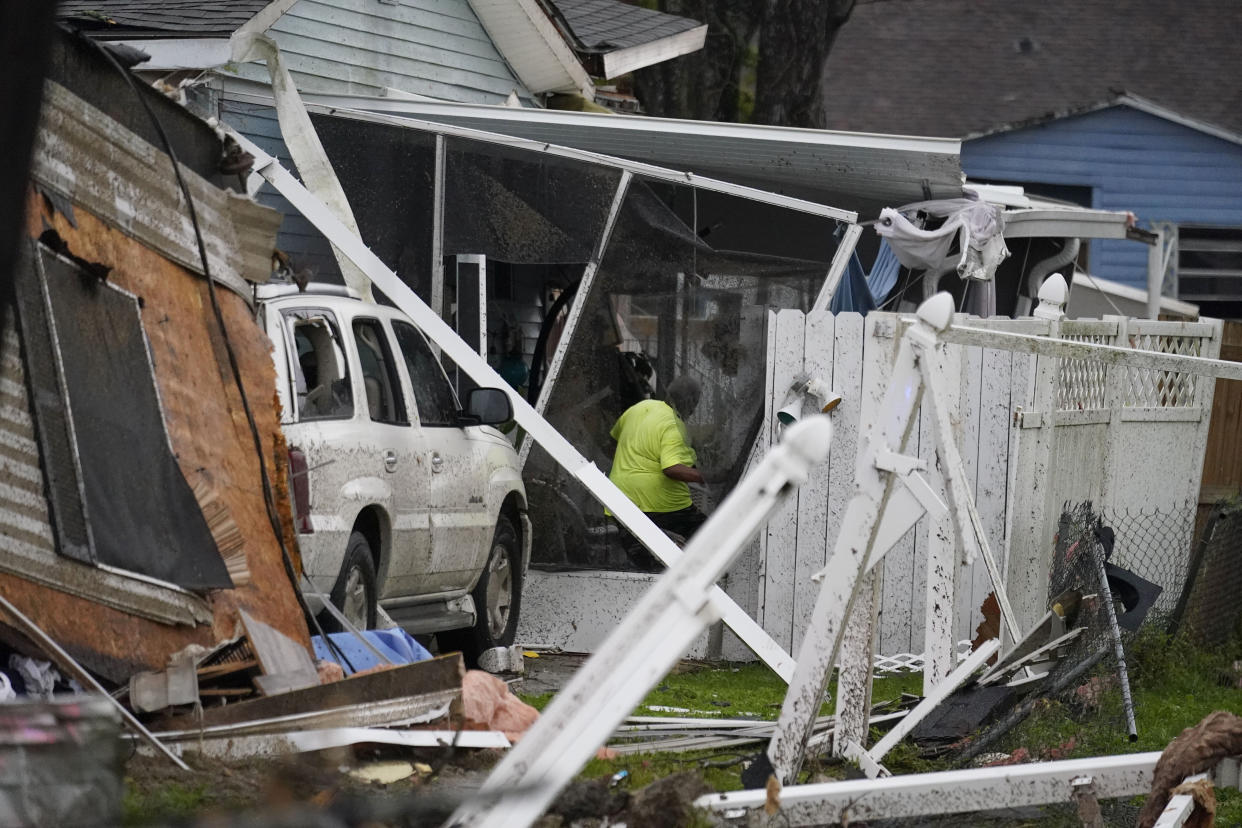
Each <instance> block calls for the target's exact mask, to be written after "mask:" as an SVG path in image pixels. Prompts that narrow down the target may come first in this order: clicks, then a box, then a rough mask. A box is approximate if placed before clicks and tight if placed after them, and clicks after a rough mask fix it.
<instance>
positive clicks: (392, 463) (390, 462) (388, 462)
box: [384, 449, 397, 472]
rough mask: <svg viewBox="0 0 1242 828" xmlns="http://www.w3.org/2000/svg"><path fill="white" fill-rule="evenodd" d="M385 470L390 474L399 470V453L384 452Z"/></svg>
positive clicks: (390, 450)
mask: <svg viewBox="0 0 1242 828" xmlns="http://www.w3.org/2000/svg"><path fill="white" fill-rule="evenodd" d="M384 468H385V469H386V470H387V471H390V472H395V471H396V470H397V453H396V452H395V451H393V450H392V449H389V450H388V451H386V452H384Z"/></svg>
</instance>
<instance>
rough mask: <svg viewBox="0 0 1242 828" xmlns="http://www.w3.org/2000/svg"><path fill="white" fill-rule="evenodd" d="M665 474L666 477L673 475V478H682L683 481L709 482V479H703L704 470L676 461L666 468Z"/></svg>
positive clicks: (704, 483)
mask: <svg viewBox="0 0 1242 828" xmlns="http://www.w3.org/2000/svg"><path fill="white" fill-rule="evenodd" d="M664 475H665V477H671V478H672V479H673V480H680V481H681V482H682V483H701V484H703V485H706V484H707V481H706V480H704V479H703V474H702V472H700V471H699V470H698V469H696V468H694V467H693V466H687V465H685V464H684V463H674V464H673V465H671V466H669V467H668V468H667V469H664Z"/></svg>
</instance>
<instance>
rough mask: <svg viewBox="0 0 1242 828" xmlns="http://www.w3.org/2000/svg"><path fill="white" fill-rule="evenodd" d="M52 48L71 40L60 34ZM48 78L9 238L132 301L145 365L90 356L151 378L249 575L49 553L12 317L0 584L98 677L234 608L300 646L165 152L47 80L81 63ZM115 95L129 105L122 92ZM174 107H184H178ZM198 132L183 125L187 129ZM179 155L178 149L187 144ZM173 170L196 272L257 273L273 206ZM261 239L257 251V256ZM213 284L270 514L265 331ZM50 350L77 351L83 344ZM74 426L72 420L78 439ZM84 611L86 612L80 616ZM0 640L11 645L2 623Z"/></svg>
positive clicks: (178, 135) (275, 471)
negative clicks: (162, 571)
mask: <svg viewBox="0 0 1242 828" xmlns="http://www.w3.org/2000/svg"><path fill="white" fill-rule="evenodd" d="M58 48H59V49H61V50H65V49H70V50H71V49H73V48H75V47H72V46H67V45H66V44H64V43H63V42H62V43H61V44H58ZM53 63H54V65H55V66H58V67H63V66H65V65H66V64H67V63H76V64H77V66H76V69H78V70H81V69H82V66H83V63H85V64H86V65H87V66H89V65H90V64H91V61H90V59H89V57H84V56H82V55H80V54H77V55H75V56H74V58H73V60H72V61H66V60H65V59H64V54H60V55H58V57H57V59H56V60H54V61H53ZM92 71H96V72H101V73H111V72H112V70H111V69H110V68H108V67H107V66H106V64H103V63H102V61H95V62H94V69H93V70H92ZM52 77H53V82H51V83H49V85H48V91H47V95H46V99H47V103H46V104H45V110H44V118H43V122H42V124H41V127H40V135H39V139H38V140H39V144H38V145H37V148H36V167H35V170H34V173H33V179H34V181H33V186H32V189H31V191H30V194H29V197H28V202H27V225H26V234H27V236H28V238H29V240H30V241H28V242H26V244H27V245H29V249H30V250H32V251H35V250H37V249H38V248H39V247H41V245H38V244H37V243H36V242H35V241H34V240H36V239H40V238H42V239H44V240H45V241H47V242H49V243H51V244H53V245H55V247H56V248H57V250H58V252H59V253H60V254H61V256H62V257H72V260H73V261H76V262H77V263H79V264H80V265H85V266H86V268H87V270H86V272H90V273H92V274H93V275H92V276H91V277H90V279H92V280H94V279H97V278H98V276H99V275H104V276H105V277H106V285H104V284H99V285H97V286H96V287H94V288H93V289H94V290H105V289H106V290H119V291H124V292H127V293H129V294H132V295H133V296H134V297H135V299H136V305H137V307H138V308H139V316H140V319H141V324H142V333H143V334H144V335H145V338H146V347H147V351H148V352H149V360H150V361H149V363H145V362H144V363H142V364H136V365H130V366H125V367H124V368H122V369H120V370H119V371H118V366H116V365H109V366H106V367H107V368H108V369H109V370H111V371H117V372H118V373H117V375H118V376H137V377H141V375H142V374H143V373H144V372H145V373H146V375H147V376H151V375H153V377H154V383H155V390H156V391H157V393H158V402H159V406H160V409H161V412H162V416H163V425H164V427H165V428H166V430H167V436H166V438H165V439H166V441H167V443H168V445H169V448H170V450H171V455H170V456H172V457H175V460H176V464H177V467H178V468H179V470H180V473H181V474H182V475H184V477H185V479H186V481H187V482H188V483H189V484H190V485H195V484H198V486H199V488H200V491H205V492H210V493H211V495H214V498H215V499H216V501H217V502H219V503H220V504H222V505H223V506H224V508H225V511H226V513H227V515H228V517H229V518H230V519H231V520H232V521H233V522H234V523H235V524H236V528H237V531H238V539H239V542H238V543H236V544H232V545H231V546H233V547H234V549H233V551H234V553H236V552H238V551H240V553H241V554H242V555H243V556H244V566H240V567H230V569H231V570H234V571H235V572H236V571H243V570H244V571H248V574H249V578H248V582H247V579H244V578H237V580H238V581H239V582H244V583H240V584H239V585H238V586H236V587H235V588H232V589H228V588H226V589H200V590H199V591H198V592H190V591H187V590H181V589H177V588H175V587H173V586H171V585H170V584H167V583H163V582H160V581H156V580H152V579H149V578H141V577H137V576H134V575H132V574H131V573H127V572H124V571H121V570H120V569H117V568H115V567H112V568H108V567H95V566H91V565H89V564H85V563H80V562H77V561H74V560H71V559H70V558H68V557H65V556H64V555H60V554H57V552H56V548H57V540H58V537H57V534H58V533H57V532H56V531H55V530H54V529H53V526H54V524H55V520H54V518H55V516H54V515H52V514H50V513H49V506H48V502H47V500H46V498H45V493H46V486H47V483H46V478H45V475H46V471H47V468H48V467H47V464H46V462H45V463H43V464H42V467H40V466H35V465H32V462H31V461H32V459H33V458H37V457H38V456H39V455H38V450H37V448H36V447H37V446H38V444H39V443H38V438H39V429H40V427H41V424H40V423H39V422H38V420H37V418H36V417H35V416H33V415H32V412H31V405H30V401H29V398H28V388H29V387H30V386H29V384H28V383H27V381H26V380H27V379H28V378H27V377H26V376H25V367H26V365H27V364H28V363H27V362H25V361H24V360H23V359H22V356H23V355H22V354H21V352H20V350H19V345H20V344H21V342H20V340H21V338H22V337H25V336H26V331H25V328H24V326H23V324H22V320H21V319H19V320H18V325H17V326H16V330H14V327H13V326H8V327H7V328H6V330H7V331H8V333H7V334H6V338H5V339H4V340H3V343H2V346H3V347H2V350H0V367H2V369H3V376H2V377H0V391H2V406H3V407H2V408H0V412H2V414H0V513H2V514H3V515H4V516H5V519H4V521H3V525H0V533H2V535H3V540H4V544H5V546H6V547H7V550H8V551H9V552H10V554H9V555H6V556H4V557H3V559H0V593H2V594H3V595H4V596H5V597H6V598H8V599H9V600H10V601H12V602H13V603H14V604H15V605H16V606H17V607H18V608H19V609H20V610H21V611H22V612H24V613H27V614H28V615H29V616H30V617H31V618H33V619H34V620H35V621H36V622H37V623H38V624H40V625H41V626H42V627H43V628H44V629H45V630H46V631H47V632H48V633H49V634H50V635H52V636H53V637H54V638H56V639H58V640H59V641H60V642H61V643H62V645H63V646H64V647H65V649H66V650H68V651H69V652H70V653H71V654H72V655H73V656H74V657H75V658H78V659H79V660H80V661H81V662H82V663H83V664H84V665H85V666H87V667H88V668H89V669H91V670H93V671H95V672H97V673H98V674H100V675H101V676H103V677H105V678H107V679H109V680H111V681H122V680H124V679H126V678H128V676H129V675H131V674H132V673H133V672H135V671H136V670H140V669H161V668H163V667H164V666H165V664H166V662H167V659H168V656H169V655H170V654H172V653H174V652H176V651H178V650H180V649H183V648H184V647H185V646H187V645H188V644H203V645H211V644H214V643H216V642H219V641H222V640H225V639H229V638H232V637H233V636H235V635H236V634H237V633H238V632H239V629H238V628H237V618H238V610H239V609H245V610H246V611H248V612H249V613H251V614H252V615H253V616H255V617H256V618H259V619H261V620H262V621H264V622H265V623H267V624H269V625H271V626H273V627H275V628H276V629H278V630H280V631H281V632H283V633H285V634H286V635H288V636H290V637H292V638H293V639H294V640H296V641H299V642H301V643H302V644H304V645H305V644H308V643H309V642H308V638H307V631H306V627H305V622H304V620H303V617H302V614H301V611H300V608H299V606H298V603H297V601H296V599H295V596H294V594H293V590H292V587H291V585H290V583H289V580H288V577H287V576H286V574H285V570H284V566H283V564H282V562H281V553H280V550H279V547H278V544H277V541H276V537H275V535H274V532H273V528H272V525H271V523H270V521H269V518H268V514H267V511H266V507H265V504H264V498H263V495H262V491H261V488H260V469H259V458H258V456H257V455H256V452H255V446H254V442H253V439H252V435H251V432H250V426H249V424H248V423H247V420H246V416H245V414H244V412H243V409H242V404H241V399H240V396H239V393H238V390H237V387H236V385H235V384H234V381H233V378H232V374H231V371H230V368H229V363H228V355H227V353H226V351H225V344H224V341H223V339H222V336H221V332H220V330H219V327H218V326H217V324H216V320H215V318H214V315H213V312H212V309H211V304H210V298H209V296H208V286H207V283H206V281H205V280H204V279H203V278H202V276H201V275H199V274H197V273H194V272H191V270H189V269H187V267H186V266H185V265H191V266H193V264H194V262H195V259H196V257H193V258H191V257H189V256H187V255H186V251H185V249H184V248H185V247H186V245H187V242H188V244H190V245H192V244H193V228H192V227H190V225H189V220H188V218H187V216H186V214H185V210H184V204H183V203H181V200H180V197H179V195H178V192H177V189H176V187H177V185H176V182H175V178H174V176H173V173H172V167H171V162H170V160H169V158H168V156H167V155H165V154H164V153H163V152H162V151H161V150H158V149H156V148H155V147H154V146H152V145H150V144H149V143H148V142H146V141H144V140H142V139H141V138H139V137H138V136H137V135H134V134H133V133H132V132H130V131H129V130H126V129H123V128H121V127H120V126H119V125H118V124H117V123H116V122H115V121H114V120H113V119H111V118H110V117H109V116H107V115H105V114H104V113H103V112H101V111H100V110H98V109H95V108H94V107H93V106H91V105H89V104H87V103H86V102H84V101H82V100H81V99H80V98H78V97H77V96H76V95H73V94H72V93H70V92H69V91H68V90H67V89H66V88H65V87H63V86H60V85H59V84H58V83H55V82H54V81H56V80H65V81H67V82H69V83H73V84H76V85H78V86H79V88H81V86H82V80H83V77H82V76H81V75H74V76H71V77H63V76H62V77H60V78H58V77H57V76H56V73H55V71H54V72H53V75H52ZM95 80H96V79H92V81H95ZM98 82H99V83H106V81H98ZM92 85H93V84H92V83H87V84H86V86H87V87H90V86H92ZM123 86H124V84H123V81H122V87H123ZM95 88H96V89H98V88H99V87H97V86H96V87H95ZM124 94H128V95H130V97H131V98H132V94H133V93H132V92H129V91H128V90H127V89H126V90H124ZM142 94H151V93H149V92H147V91H146V90H143V92H142ZM152 97H153V99H158V96H156V95H153V94H152ZM110 105H115V100H113V101H112V103H111V104H110ZM155 105H156V107H157V109H158V108H159V104H158V103H156V104H155ZM132 108H133V109H135V110H140V109H141V107H139V106H137V105H136V102H135V105H134V106H133V107H132ZM166 113H167V111H166V110H165V112H164V113H163V114H164V115H165V116H166ZM175 117H178V118H183V119H185V120H187V121H193V119H190V118H189V117H188V116H186V115H185V114H184V113H180V112H178V113H177V114H176V116H175ZM166 120H167V117H166ZM194 131H195V129H194V127H192V126H187V125H185V124H180V125H178V126H176V127H172V128H170V129H169V132H170V133H171V134H172V135H173V136H174V139H173V141H174V145H178V146H180V145H181V144H183V143H185V135H186V134H187V132H189V133H191V134H193V133H194ZM203 135H204V133H201V132H200V133H198V135H197V137H198V139H199V140H200V141H201V140H202V138H203ZM205 135H206V136H207V137H208V138H210V139H211V140H210V142H211V143H212V144H214V153H215V155H214V157H215V158H219V151H220V149H219V143H218V142H216V141H214V136H212V135H211V133H210V131H207V132H206V133H205ZM195 149H197V150H198V151H199V152H200V153H203V155H199V158H202V157H204V155H206V154H207V153H208V152H209V150H207V149H205V148H204V147H203V146H202V145H201V143H200V144H198V145H195ZM185 154H186V156H187V157H193V156H194V150H193V149H189V150H188V151H187V152H186V153H185ZM135 159H136V161H137V162H140V163H136V162H135ZM196 160H197V159H196ZM92 170H94V171H95V172H96V173H97V174H96V175H92V174H91V171H92ZM183 174H185V175H186V176H187V178H188V179H189V180H190V186H191V191H192V192H194V193H195V201H196V206H197V207H198V208H199V216H200V221H201V224H202V232H203V234H204V237H205V241H206V243H207V247H208V250H209V262H210V264H211V267H212V271H213V276H215V277H216V278H217V279H219V280H221V281H223V282H227V283H229V284H230V286H231V287H232V286H234V285H236V286H238V287H241V288H243V289H244V286H245V285H246V282H245V281H243V280H244V279H249V280H256V281H259V280H264V279H266V278H267V275H268V272H269V270H270V262H269V259H268V256H269V254H270V249H271V247H272V241H273V237H274V233H275V228H276V222H277V221H278V219H279V217H278V216H276V215H274V214H272V213H270V212H269V211H266V210H263V209H262V208H258V207H257V206H255V205H253V204H252V203H250V202H248V201H246V200H244V199H238V198H236V197H234V196H228V195H226V194H225V193H224V191H222V190H220V189H218V188H217V187H215V186H213V185H211V184H209V183H208V182H207V181H206V180H205V179H204V178H203V177H201V176H198V175H197V174H195V173H194V172H192V171H190V170H187V169H184V168H183ZM127 199H128V200H127ZM264 239H266V242H264ZM264 244H266V248H267V252H264V253H262V255H259V251H262V250H263V247H264ZM191 249H193V248H192V247H191ZM42 255H43V257H44V258H45V260H50V261H58V260H59V261H64V260H65V259H64V258H59V259H58V257H56V256H55V255H53V254H51V252H50V251H48V250H46V249H45V250H44V251H43V253H42ZM49 257H50V258H49ZM28 263H32V262H28ZM217 296H218V300H219V303H220V309H221V312H222V315H223V317H224V323H225V326H226V328H227V330H228V338H229V341H230V343H231V345H232V348H233V351H234V353H235V355H236V359H237V362H238V365H239V368H240V372H241V375H242V378H243V382H244V384H245V389H246V394H247V396H248V398H249V401H250V404H251V409H252V412H253V416H254V420H255V425H256V427H257V429H258V432H259V434H260V435H261V439H262V444H263V452H264V454H265V455H266V461H267V468H268V471H269V474H270V475H271V476H272V482H273V488H274V490H275V497H276V504H275V505H276V509H277V511H278V513H279V514H280V515H282V516H287V515H288V513H289V512H288V505H287V493H286V481H285V479H284V475H285V466H284V458H283V454H284V446H283V441H282V440H281V438H280V432H279V420H278V411H277V407H276V403H275V395H274V390H275V373H274V366H273V364H272V361H271V355H270V345H269V343H268V341H267V338H266V336H265V335H264V333H263V332H262V331H261V330H260V329H259V327H258V326H257V325H256V324H255V321H254V318H253V313H252V310H251V308H250V305H249V303H248V301H247V298H246V296H244V295H242V294H239V293H237V292H235V291H234V290H229V289H220V288H219V287H218V288H217ZM18 332H20V335H19V333H18ZM68 339H69V338H68V337H66V341H68ZM61 356H62V358H63V359H65V360H70V359H72V360H80V361H82V363H84V364H86V365H89V364H90V360H92V359H96V358H98V357H99V354H93V353H74V354H62V355H61ZM75 367H76V368H78V369H81V368H82V366H81V365H79V366H75ZM128 372H132V374H129V373H128ZM78 373H79V374H82V373H85V372H84V371H82V370H79V371H78ZM89 431H90V429H81V430H79V438H81V437H82V436H83V435H85V434H86V433H88V432H89ZM118 454H120V455H123V452H118ZM83 456H85V453H84V454H83ZM43 459H44V460H45V461H46V457H45V458H43ZM125 496H126V497H131V498H148V497H151V496H152V492H151V491H143V489H142V487H141V486H136V487H135V488H134V490H133V491H129V492H126V493H125ZM284 531H285V538H286V543H287V544H288V545H289V548H290V549H291V550H293V549H295V547H294V546H293V533H292V531H291V528H290V527H289V526H288V525H287V520H286V525H285V527H284ZM19 546H20V548H19ZM19 553H20V554H19ZM181 553H182V550H181V549H179V548H176V547H175V546H174V547H172V548H162V549H150V550H147V554H149V555H151V556H154V557H164V558H174V559H176V557H177V556H178V555H180V554H181ZM235 563H238V562H235ZM174 569H175V567H174ZM86 619H89V623H85V624H84V623H83V621H84V620H86ZM8 643H10V644H14V645H18V646H20V641H16V640H14V639H13V638H12V637H9V641H8Z"/></svg>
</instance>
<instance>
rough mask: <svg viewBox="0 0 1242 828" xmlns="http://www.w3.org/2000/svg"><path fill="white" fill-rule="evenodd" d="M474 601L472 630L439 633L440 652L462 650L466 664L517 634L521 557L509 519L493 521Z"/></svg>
mask: <svg viewBox="0 0 1242 828" xmlns="http://www.w3.org/2000/svg"><path fill="white" fill-rule="evenodd" d="M471 595H472V597H473V598H474V610H475V622H474V626H473V627H469V628H467V629H464V630H453V631H451V632H445V633H440V649H441V650H442V651H444V652H448V651H450V650H461V653H462V655H464V656H465V658H466V661H467V663H469V664H472V665H473V664H474V663H476V662H477V661H478V658H479V654H480V653H482V652H483V651H484V650H489V649H491V648H492V647H507V646H509V645H510V644H512V643H513V639H514V636H515V634H516V633H517V622H518V609H519V607H520V605H521V600H522V558H521V551H520V544H519V543H518V535H517V530H516V529H514V528H513V523H512V522H511V521H510V520H509V518H507V517H505V516H504V515H501V516H500V517H499V518H498V519H497V520H496V532H495V534H493V535H492V545H491V552H490V553H489V555H488V558H487V566H485V567H484V568H483V574H482V575H480V576H479V582H478V583H477V584H476V585H475V587H474V592H473V593H471Z"/></svg>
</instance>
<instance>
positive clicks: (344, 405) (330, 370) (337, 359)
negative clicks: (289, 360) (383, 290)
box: [285, 310, 354, 420]
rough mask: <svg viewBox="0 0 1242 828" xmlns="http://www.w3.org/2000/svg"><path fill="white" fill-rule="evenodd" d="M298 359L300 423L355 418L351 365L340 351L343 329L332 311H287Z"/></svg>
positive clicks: (295, 388) (295, 380)
mask: <svg viewBox="0 0 1242 828" xmlns="http://www.w3.org/2000/svg"><path fill="white" fill-rule="evenodd" d="M285 324H286V325H288V326H289V330H290V335H291V336H292V337H293V350H294V353H295V354H297V359H296V360H295V361H294V364H293V366H292V367H293V392H294V399H296V400H297V401H298V419H299V420H341V419H346V420H347V419H349V418H350V417H352V416H354V395H353V391H352V390H351V389H350V385H349V366H348V363H347V362H346V361H345V351H344V350H343V349H342V348H341V335H340V328H339V327H338V326H337V322H336V317H334V316H333V315H332V313H331V312H330V311H326V310H324V311H318V310H311V311H308V310H296V311H286V312H285Z"/></svg>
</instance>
